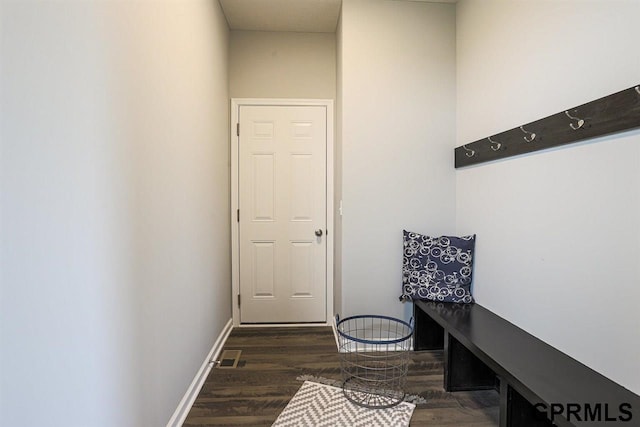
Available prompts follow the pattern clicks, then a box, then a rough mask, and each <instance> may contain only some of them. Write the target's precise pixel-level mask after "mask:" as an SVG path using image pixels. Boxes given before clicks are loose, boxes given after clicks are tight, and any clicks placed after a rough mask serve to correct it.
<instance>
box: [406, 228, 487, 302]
mask: <svg viewBox="0 0 640 427" xmlns="http://www.w3.org/2000/svg"><path fill="white" fill-rule="evenodd" d="M403 237H404V238H403V259H402V295H401V296H400V299H401V300H403V301H404V300H414V299H421V300H433V301H441V302H458V303H472V302H474V301H473V296H472V295H471V282H472V278H473V277H472V275H473V250H474V247H475V243H476V236H475V234H474V235H473V236H462V237H454V236H440V237H430V236H425V235H423V234H418V233H412V232H409V231H406V230H403Z"/></svg>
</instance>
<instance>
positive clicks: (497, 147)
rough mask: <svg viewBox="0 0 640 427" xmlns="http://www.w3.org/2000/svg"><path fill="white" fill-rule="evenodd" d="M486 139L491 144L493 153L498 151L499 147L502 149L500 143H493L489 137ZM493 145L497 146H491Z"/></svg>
mask: <svg viewBox="0 0 640 427" xmlns="http://www.w3.org/2000/svg"><path fill="white" fill-rule="evenodd" d="M487 139H488V140H489V142H490V143H491V149H492V150H493V151H498V150H499V149H500V147H502V143H501V142H497V141H494V140H492V139H491V137H489V138H487ZM493 144H497V145H493Z"/></svg>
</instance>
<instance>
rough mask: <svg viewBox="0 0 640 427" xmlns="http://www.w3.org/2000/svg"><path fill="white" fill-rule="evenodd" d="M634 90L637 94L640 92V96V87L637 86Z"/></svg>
mask: <svg viewBox="0 0 640 427" xmlns="http://www.w3.org/2000/svg"><path fill="white" fill-rule="evenodd" d="M634 89H635V90H636V92H638V95H640V86H636V87H634Z"/></svg>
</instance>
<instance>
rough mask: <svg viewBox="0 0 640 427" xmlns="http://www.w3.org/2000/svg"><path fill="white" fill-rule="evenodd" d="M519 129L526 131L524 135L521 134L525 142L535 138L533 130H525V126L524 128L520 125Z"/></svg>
mask: <svg viewBox="0 0 640 427" xmlns="http://www.w3.org/2000/svg"><path fill="white" fill-rule="evenodd" d="M520 130H521V131H522V132H524V133H526V135H525V136H523V138H524V140H525V141H526V142H531V141H533V140H534V139H536V134H535V133H534V132H529V131H528V130H525V128H524V127H522V126H520Z"/></svg>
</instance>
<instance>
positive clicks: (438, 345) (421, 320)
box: [413, 304, 444, 351]
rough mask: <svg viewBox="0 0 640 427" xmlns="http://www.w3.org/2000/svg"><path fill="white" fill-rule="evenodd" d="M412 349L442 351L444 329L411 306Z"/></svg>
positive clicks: (418, 309)
mask: <svg viewBox="0 0 640 427" xmlns="http://www.w3.org/2000/svg"><path fill="white" fill-rule="evenodd" d="M413 321H414V328H413V349H414V350H415V351H420V350H442V349H443V348H444V328H443V327H442V326H440V325H439V324H438V322H436V321H435V320H433V319H432V318H431V317H430V316H429V315H428V314H427V313H425V312H424V311H422V310H421V309H420V308H418V307H416V306H415V304H414V305H413Z"/></svg>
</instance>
